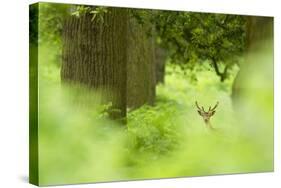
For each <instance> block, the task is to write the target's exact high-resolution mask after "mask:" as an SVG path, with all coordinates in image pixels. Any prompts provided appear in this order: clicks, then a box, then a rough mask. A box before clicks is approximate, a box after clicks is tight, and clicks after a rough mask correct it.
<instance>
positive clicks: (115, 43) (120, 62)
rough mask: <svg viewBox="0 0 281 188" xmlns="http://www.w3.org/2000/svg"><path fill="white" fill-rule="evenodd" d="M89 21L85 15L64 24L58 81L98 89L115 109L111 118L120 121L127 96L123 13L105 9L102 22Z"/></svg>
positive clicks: (125, 19)
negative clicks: (59, 79) (106, 11)
mask: <svg viewBox="0 0 281 188" xmlns="http://www.w3.org/2000/svg"><path fill="white" fill-rule="evenodd" d="M91 18H92V15H89V14H86V15H83V16H80V17H79V18H77V17H75V16H70V17H68V18H67V19H66V21H65V25H64V28H63V53H62V54H63V55H62V57H63V61H62V67H61V80H62V82H63V83H77V84H82V85H85V86H86V87H89V88H94V89H96V88H97V89H101V90H102V91H103V95H104V96H105V97H106V98H107V100H108V101H111V102H112V108H113V109H115V110H113V112H112V113H111V114H110V115H111V117H112V118H114V119H117V118H122V117H125V116H126V95H127V93H126V80H127V74H126V73H127V71H126V60H127V46H126V44H127V20H128V15H127V10H126V9H121V8H109V9H108V13H106V14H104V18H103V19H104V21H103V22H102V21H100V20H98V19H95V20H94V21H91ZM116 110H117V111H116Z"/></svg>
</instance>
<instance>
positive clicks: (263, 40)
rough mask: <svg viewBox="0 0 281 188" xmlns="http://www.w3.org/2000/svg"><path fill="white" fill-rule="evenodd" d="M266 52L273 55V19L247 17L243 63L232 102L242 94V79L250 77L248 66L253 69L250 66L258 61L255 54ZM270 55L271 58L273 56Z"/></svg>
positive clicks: (233, 90) (234, 85)
mask: <svg viewBox="0 0 281 188" xmlns="http://www.w3.org/2000/svg"><path fill="white" fill-rule="evenodd" d="M266 51H272V53H273V18H271V17H260V16H248V17H247V21H246V53H245V63H244V64H243V65H241V66H240V71H239V73H238V74H237V76H236V78H235V80H234V83H233V86H232V98H233V100H234V102H235V100H236V99H238V98H239V97H240V93H241V92H242V91H241V90H242V89H243V86H242V84H241V83H243V79H244V78H246V76H247V75H248V76H251V73H250V72H248V70H250V69H249V66H251V68H254V65H251V64H253V63H255V61H257V60H258V59H257V58H256V57H255V54H256V55H258V54H263V53H264V52H266ZM270 55H272V56H273V54H270ZM268 60H270V59H268ZM268 63H269V62H268ZM245 67H246V68H245Z"/></svg>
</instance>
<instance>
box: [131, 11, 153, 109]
mask: <svg viewBox="0 0 281 188" xmlns="http://www.w3.org/2000/svg"><path fill="white" fill-rule="evenodd" d="M147 29H148V28H147V25H143V24H140V23H138V22H137V20H136V19H135V18H134V17H133V16H131V17H130V19H129V24H128V47H127V50H128V52H127V106H128V107H129V108H131V109H135V108H138V107H140V106H142V105H143V104H149V105H152V104H153V103H154V100H155V84H156V75H155V52H154V50H155V47H154V40H153V37H151V36H148V35H147Z"/></svg>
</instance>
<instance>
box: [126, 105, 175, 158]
mask: <svg viewBox="0 0 281 188" xmlns="http://www.w3.org/2000/svg"><path fill="white" fill-rule="evenodd" d="M177 116H178V114H177V104H175V103H174V102H158V103H157V106H155V107H151V106H146V105H145V106H143V107H141V108H139V109H137V110H135V111H132V112H130V113H129V114H128V125H127V126H128V133H129V136H130V140H129V143H130V144H131V146H132V148H131V149H134V150H136V151H137V152H139V153H142V152H152V153H154V156H155V157H157V156H160V155H162V154H166V153H168V152H169V151H171V150H173V149H175V148H176V147H177V146H178V144H179V143H178V141H179V137H180V131H179V127H177V119H176V117H177Z"/></svg>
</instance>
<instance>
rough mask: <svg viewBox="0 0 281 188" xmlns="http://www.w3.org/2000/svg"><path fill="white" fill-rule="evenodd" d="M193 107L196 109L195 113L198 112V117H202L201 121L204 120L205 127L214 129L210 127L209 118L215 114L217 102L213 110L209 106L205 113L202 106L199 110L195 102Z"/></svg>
mask: <svg viewBox="0 0 281 188" xmlns="http://www.w3.org/2000/svg"><path fill="white" fill-rule="evenodd" d="M195 105H196V106H197V108H198V110H197V111H198V113H199V115H200V116H202V117H203V120H204V122H205V124H206V126H207V127H208V128H210V129H212V130H213V129H214V128H213V127H212V125H211V123H210V118H211V117H212V116H213V115H214V114H215V112H216V111H215V109H216V108H217V107H218V105H219V102H217V104H216V105H215V106H214V107H213V108H212V107H211V106H210V107H209V110H208V111H207V112H206V111H205V110H204V107H203V106H202V107H201V108H200V107H199V105H198V103H197V101H195Z"/></svg>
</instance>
